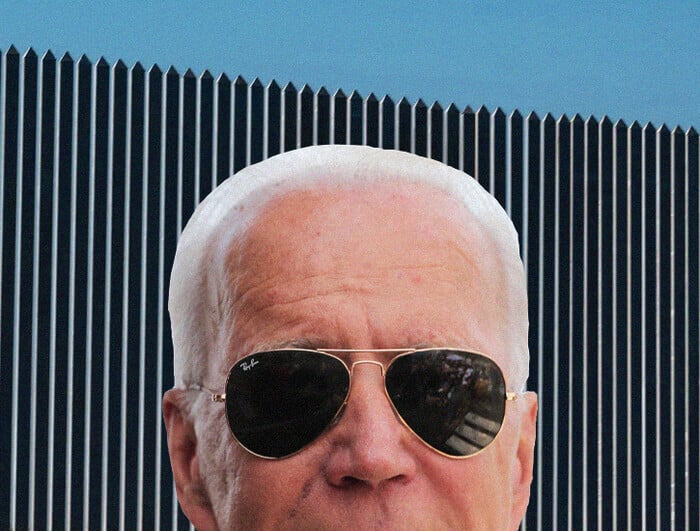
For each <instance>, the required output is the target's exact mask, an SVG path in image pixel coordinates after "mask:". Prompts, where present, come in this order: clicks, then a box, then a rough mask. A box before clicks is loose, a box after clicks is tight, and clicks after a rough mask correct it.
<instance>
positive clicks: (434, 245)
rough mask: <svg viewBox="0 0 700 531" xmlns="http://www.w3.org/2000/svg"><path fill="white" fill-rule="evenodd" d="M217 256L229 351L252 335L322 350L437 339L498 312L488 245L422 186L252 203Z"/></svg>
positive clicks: (330, 190)
mask: <svg viewBox="0 0 700 531" xmlns="http://www.w3.org/2000/svg"><path fill="white" fill-rule="evenodd" d="M227 262H228V264H227V269H228V281H229V283H230V285H231V286H232V287H233V288H234V291H235V295H234V297H233V299H234V300H233V303H234V308H235V313H236V323H237V326H238V329H237V331H236V335H237V337H236V340H235V341H234V343H235V344H236V345H245V347H243V348H242V351H243V352H239V353H238V354H239V355H240V354H245V353H248V352H250V351H251V349H254V348H255V346H256V341H258V342H262V343H263V344H265V343H275V342H284V341H287V340H297V339H299V338H306V337H308V336H309V335H318V336H321V337H320V340H321V342H324V343H326V344H324V345H319V346H327V347H333V346H335V347H359V348H364V347H373V348H380V347H404V346H411V345H410V344H406V342H409V343H411V344H414V343H415V344H422V343H426V342H427V343H433V342H436V343H442V344H441V345H440V346H445V342H446V341H450V342H454V341H458V340H459V338H458V337H454V336H456V335H459V333H461V332H462V329H464V328H465V322H467V321H469V320H470V319H471V320H474V319H476V320H479V321H480V322H481V321H485V319H484V316H485V315H488V321H489V323H492V322H493V323H498V322H499V321H501V322H502V321H504V320H505V312H504V310H503V307H502V306H500V305H498V304H495V305H494V302H493V301H494V300H496V301H497V300H498V298H499V297H498V292H500V291H501V288H502V279H501V274H500V265H499V264H500V261H499V260H498V258H497V256H496V253H495V251H494V245H493V242H492V241H491V239H490V237H489V236H488V234H487V232H486V231H484V230H483V228H482V227H481V225H480V223H479V222H478V220H475V219H473V217H472V216H471V214H470V213H469V212H468V211H467V209H466V208H465V207H464V205H462V204H461V203H460V202H459V201H457V200H455V199H453V198H452V197H450V196H448V195H447V194H446V193H445V192H443V191H441V190H437V189H434V188H432V187H430V186H427V185H425V184H410V185H405V184H402V185H398V184H392V183H387V184H373V185H371V186H369V187H367V186H363V187H344V188H334V187H323V186H320V187H317V188H314V189H311V190H295V191H291V192H285V193H284V194H283V195H281V196H279V197H277V198H275V199H272V200H270V201H268V202H267V204H266V205H265V206H264V207H263V208H262V209H261V210H260V211H259V214H258V215H257V216H256V218H255V220H254V222H253V223H252V224H251V225H250V227H249V229H248V230H247V231H246V232H245V234H244V235H243V237H242V238H240V239H237V241H236V242H234V244H233V245H232V246H231V248H230V251H229V253H228V256H227ZM486 294H488V297H487V296H485V295H486ZM488 306H493V308H492V309H490V310H488V311H487V307H488ZM445 309H446V310H445ZM301 321H303V322H305V324H306V327H303V326H300V325H299V322H301ZM360 321H362V322H370V323H371V324H370V325H367V327H371V326H374V327H375V328H376V329H375V330H371V331H368V330H367V327H365V328H362V329H361V327H359V325H357V324H356V323H357V322H360ZM251 323H253V324H251ZM279 323H284V326H277V325H278V324H279ZM422 323H425V326H424V327H422ZM249 325H250V326H249ZM247 326H248V328H246V327H247ZM402 327H403V328H402ZM431 327H432V328H431ZM404 328H406V329H410V330H409V331H408V332H405V333H404V332H403V329H404ZM472 328H474V329H476V328H480V329H482V330H485V327H483V326H481V327H476V326H474V327H472ZM399 332H401V333H399ZM492 332H493V334H494V335H499V334H501V331H500V330H499V331H497V330H493V331H492ZM474 333H476V332H474ZM334 334H335V335H334ZM392 334H393V335H392ZM430 334H434V335H435V336H436V337H435V338H430V337H425V336H426V335H430ZM440 334H444V337H439V336H440ZM353 341H354V342H353ZM351 342H352V344H350V343H351ZM258 344H259V343H258ZM450 346H470V347H472V348H479V347H480V345H465V344H462V345H457V344H452V345H450ZM482 348H483V349H484V350H488V347H483V346H482ZM246 351H247V352H246ZM236 357H238V356H236Z"/></svg>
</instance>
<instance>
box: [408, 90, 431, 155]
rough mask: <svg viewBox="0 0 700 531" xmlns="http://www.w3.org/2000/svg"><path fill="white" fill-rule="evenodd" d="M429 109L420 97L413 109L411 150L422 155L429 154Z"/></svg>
mask: <svg viewBox="0 0 700 531" xmlns="http://www.w3.org/2000/svg"><path fill="white" fill-rule="evenodd" d="M427 126H428V109H427V107H426V106H425V103H424V102H423V100H422V99H419V100H418V101H417V102H416V104H415V105H414V106H413V108H412V109H411V152H412V153H415V154H416V155H420V156H421V157H425V156H427V154H428V138H427Z"/></svg>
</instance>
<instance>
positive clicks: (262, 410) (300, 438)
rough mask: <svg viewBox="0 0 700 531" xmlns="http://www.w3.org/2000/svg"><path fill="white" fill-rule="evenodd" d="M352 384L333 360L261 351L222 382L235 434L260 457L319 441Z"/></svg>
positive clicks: (309, 354)
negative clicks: (224, 383) (224, 386)
mask: <svg viewBox="0 0 700 531" xmlns="http://www.w3.org/2000/svg"><path fill="white" fill-rule="evenodd" d="M349 385H350V379H349V375H348V372H347V369H346V368H345V366H344V365H343V363H342V362H341V361H340V360H338V359H336V358H333V357H331V356H327V355H324V354H320V353H316V352H312V351H303V350H279V351H273V352H263V353H259V354H255V355H254V356H249V357H247V358H244V359H242V360H241V361H239V362H238V363H236V365H234V366H233V368H232V369H231V373H230V374H229V378H228V381H227V383H226V414H227V417H228V421H229V426H230V427H231V431H232V432H233V435H234V436H235V437H236V439H237V440H238V442H240V443H241V444H242V445H243V446H244V447H245V448H247V449H248V450H250V451H251V452H253V453H255V454H258V455H261V456H264V457H285V456H288V455H290V454H293V453H295V452H297V451H299V450H300V449H302V448H303V447H304V446H306V445H307V444H309V443H310V442H312V441H313V440H314V439H316V437H318V436H319V435H320V434H321V433H322V432H323V431H324V430H325V429H326V427H328V425H329V424H330V423H331V422H332V421H333V419H334V417H335V416H336V414H337V413H338V410H339V409H340V407H341V405H342V404H343V402H344V401H345V398H346V396H347V393H348V388H349Z"/></svg>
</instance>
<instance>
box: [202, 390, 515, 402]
mask: <svg viewBox="0 0 700 531" xmlns="http://www.w3.org/2000/svg"><path fill="white" fill-rule="evenodd" d="M224 396H226V395H224ZM517 399H518V393H512V392H511V393H506V400H508V401H509V402H512V401H513V400H517ZM213 400H214V397H212V401H213Z"/></svg>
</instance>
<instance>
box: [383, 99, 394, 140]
mask: <svg viewBox="0 0 700 531" xmlns="http://www.w3.org/2000/svg"><path fill="white" fill-rule="evenodd" d="M395 111H396V106H395V105H394V102H393V100H392V99H391V98H390V97H389V96H384V97H383V98H382V99H381V100H380V102H379V113H380V115H381V118H380V120H379V127H380V132H379V138H380V144H379V147H382V148H384V149H396V140H395V139H396V118H395V114H396V113H395Z"/></svg>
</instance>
